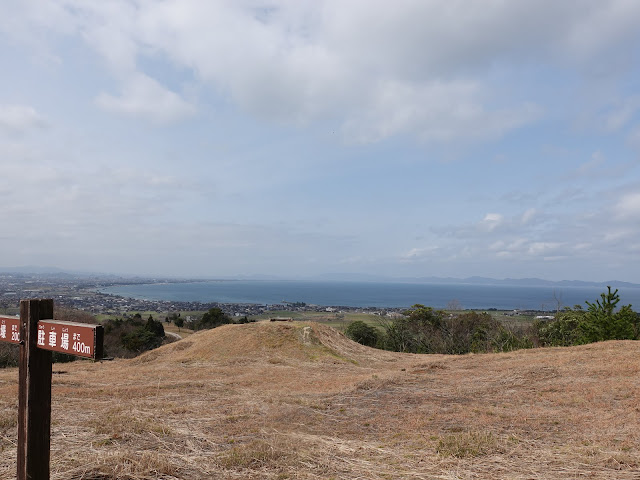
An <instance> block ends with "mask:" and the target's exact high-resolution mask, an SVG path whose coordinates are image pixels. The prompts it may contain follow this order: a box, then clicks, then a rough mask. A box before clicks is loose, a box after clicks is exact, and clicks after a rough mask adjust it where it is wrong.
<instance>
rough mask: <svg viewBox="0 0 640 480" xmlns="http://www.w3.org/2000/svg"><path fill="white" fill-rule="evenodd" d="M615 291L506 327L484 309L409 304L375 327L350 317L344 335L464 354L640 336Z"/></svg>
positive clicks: (400, 347)
mask: <svg viewBox="0 0 640 480" xmlns="http://www.w3.org/2000/svg"><path fill="white" fill-rule="evenodd" d="M619 302H620V297H619V295H618V290H615V291H612V290H611V287H607V292H605V293H602V294H601V295H600V299H599V300H596V301H595V302H593V303H592V302H588V301H587V302H585V303H586V305H587V307H588V308H587V309H584V308H582V306H580V305H576V306H574V307H573V308H565V309H564V310H562V311H560V312H558V313H557V314H556V315H555V317H554V319H553V320H536V321H535V322H533V324H532V325H530V326H528V327H518V328H509V327H507V326H505V325H503V324H502V323H501V322H499V321H498V320H496V319H495V318H493V317H492V316H491V315H490V314H488V313H486V312H484V313H480V312H464V313H458V312H455V313H451V312H445V311H442V310H434V309H432V308H431V307H426V306H424V305H420V304H417V305H414V306H413V307H412V308H411V309H409V310H407V311H405V312H404V315H403V316H401V317H399V318H396V319H393V320H388V321H386V320H382V321H381V324H380V327H379V328H376V327H374V326H371V325H369V324H367V323H365V322H362V321H359V320H358V321H355V322H352V323H351V324H350V325H349V326H348V327H347V329H346V330H345V334H346V335H347V336H348V337H349V338H351V339H352V340H354V341H356V342H359V343H361V344H363V345H367V346H370V347H376V348H381V349H384V350H391V351H396V352H408V353H445V354H464V353H481V352H506V351H512V350H517V349H521V348H532V347H545V346H570V345H582V344H586V343H592V342H598V341H603V340H638V339H640V314H638V313H636V312H634V311H633V310H632V308H631V305H625V306H623V307H621V308H619V309H618V308H617V305H618V303H619Z"/></svg>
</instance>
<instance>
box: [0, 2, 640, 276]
mask: <svg viewBox="0 0 640 480" xmlns="http://www.w3.org/2000/svg"><path fill="white" fill-rule="evenodd" d="M0 59H1V60H2V65H1V67H0V71H1V74H0V201H1V205H0V222H1V225H2V230H1V231H0V239H1V240H0V242H1V243H0V245H1V246H2V248H1V249H0V266H9V267H10V266H19V265H46V266H56V267H61V268H65V269H76V270H85V271H100V272H113V273H125V274H140V275H148V274H153V275H176V276H208V277H226V276H233V275H252V274H273V275H279V276H283V277H296V276H306V275H316V274H321V273H334V272H353V273H367V274H375V275H383V276H397V277H400V276H431V275H437V276H455V277H466V276H471V275H482V276H491V277H497V278H504V277H516V278H522V277H533V276H536V277H541V278H546V279H551V280H560V279H583V280H598V281H603V280H608V279H618V280H626V281H632V282H638V283H640V156H639V155H640V2H638V1H637V0H611V1H603V0H580V1H570V0H567V1H561V2H558V1H557V0H552V1H545V0H531V1H525V0H522V1H513V2H505V1H501V0H500V1H498V0H495V1H494V0H483V1H476V2H472V1H467V0H464V1H458V0H431V1H428V0H417V1H409V0H406V1H404V0H397V1H393V2H391V1H388V0H366V1H365V0H362V1H358V0H326V1H322V0H313V1H306V2H305V1H297V0H296V1H294V0H291V1H270V2H267V1H264V2H263V1H250V0H248V1H237V0H228V1H209V0H202V1H197V0H165V1H153V0H109V1H86V0H42V1H35V0H3V1H2V3H1V5H0Z"/></svg>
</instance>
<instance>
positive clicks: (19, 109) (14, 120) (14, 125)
mask: <svg viewBox="0 0 640 480" xmlns="http://www.w3.org/2000/svg"><path fill="white" fill-rule="evenodd" d="M46 124H47V123H46V121H45V119H44V118H43V117H42V115H40V114H39V113H38V112H37V111H36V109H35V108H33V107H30V106H27V105H0V130H5V131H11V132H25V131H27V130H31V129H33V128H38V127H44V126H46Z"/></svg>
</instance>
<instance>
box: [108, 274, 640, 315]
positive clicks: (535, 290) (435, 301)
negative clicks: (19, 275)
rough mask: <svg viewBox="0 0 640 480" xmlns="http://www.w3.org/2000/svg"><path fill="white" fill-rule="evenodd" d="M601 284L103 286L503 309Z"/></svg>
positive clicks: (277, 299) (203, 297)
mask: <svg viewBox="0 0 640 480" xmlns="http://www.w3.org/2000/svg"><path fill="white" fill-rule="evenodd" d="M604 290H605V288H602V287H524V286H504V285H430V284H416V283H371V282H299V281H211V282H196V283H163V284H148V285H119V286H114V287H108V288H104V289H102V291H103V292H105V293H111V294H115V295H121V296H124V297H131V298H139V299H147V300H169V301H178V302H203V303H208V302H219V303H255V304H263V305H273V304H278V303H283V302H304V303H307V304H315V305H326V306H330V305H331V306H348V307H410V306H411V305H413V304H416V303H422V304H424V305H428V306H431V307H434V308H445V307H446V306H447V304H448V303H449V302H450V301H451V300H454V299H455V300H458V302H459V303H460V304H461V305H462V307H463V308H469V309H487V308H497V309H499V310H510V309H544V310H553V309H555V308H556V301H555V300H554V293H555V297H556V298H558V299H560V300H561V303H562V305H565V306H573V305H575V304H580V305H583V306H585V303H584V302H585V300H589V301H591V302H593V301H595V300H596V299H599V295H600V293H602V292H603V291H604ZM619 294H620V297H621V301H620V305H627V304H629V303H630V304H632V305H634V309H635V310H638V308H637V307H640V288H621V289H620V291H619Z"/></svg>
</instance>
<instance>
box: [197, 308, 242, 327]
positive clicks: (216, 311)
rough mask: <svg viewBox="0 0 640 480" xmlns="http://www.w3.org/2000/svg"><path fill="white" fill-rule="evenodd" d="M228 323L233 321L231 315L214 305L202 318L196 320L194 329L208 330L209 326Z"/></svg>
mask: <svg viewBox="0 0 640 480" xmlns="http://www.w3.org/2000/svg"><path fill="white" fill-rule="evenodd" d="M227 323H233V321H232V320H231V317H229V316H228V315H227V314H226V313H224V312H223V311H222V310H221V309H220V308H218V307H213V308H211V309H209V311H208V312H206V313H205V314H204V315H202V318H201V319H200V320H198V321H197V322H195V324H194V330H206V329H209V328H216V327H219V326H220V325H225V324H227Z"/></svg>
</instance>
